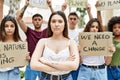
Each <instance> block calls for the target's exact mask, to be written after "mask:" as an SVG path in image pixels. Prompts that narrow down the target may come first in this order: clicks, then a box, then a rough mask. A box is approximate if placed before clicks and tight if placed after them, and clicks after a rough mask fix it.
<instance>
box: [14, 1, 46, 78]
mask: <svg viewBox="0 0 120 80" xmlns="http://www.w3.org/2000/svg"><path fill="white" fill-rule="evenodd" d="M28 5H29V0H26V4H25V6H24V7H23V8H22V9H21V10H20V11H18V12H17V13H16V19H17V21H18V24H19V25H20V27H21V29H22V30H23V31H24V33H25V34H26V36H27V39H26V40H27V42H28V51H29V52H30V57H31V56H32V54H33V51H34V49H35V46H36V44H37V42H38V40H39V39H41V38H44V37H45V36H46V29H44V30H42V29H41V25H42V23H43V17H42V15H40V14H34V15H33V16H32V23H33V25H34V28H35V29H34V30H33V29H31V28H30V27H28V26H27V25H26V24H25V23H24V21H23V20H22V17H23V15H24V12H25V10H26V8H27V7H28ZM37 76H38V77H40V76H41V72H40V71H35V70H31V68H30V61H29V63H28V65H27V66H26V70H25V80H36V77H37Z"/></svg>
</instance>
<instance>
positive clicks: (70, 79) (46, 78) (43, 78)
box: [40, 74, 73, 80]
mask: <svg viewBox="0 0 120 80" xmlns="http://www.w3.org/2000/svg"><path fill="white" fill-rule="evenodd" d="M40 80H51V79H50V77H48V76H47V75H46V77H43V76H41V78H40ZM60 80H73V79H72V76H71V74H70V75H69V76H67V77H65V78H62V77H61V79H60Z"/></svg>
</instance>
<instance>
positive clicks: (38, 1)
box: [29, 0, 48, 8]
mask: <svg viewBox="0 0 120 80" xmlns="http://www.w3.org/2000/svg"><path fill="white" fill-rule="evenodd" d="M29 2H30V6H31V7H38V8H48V5H47V3H46V0H30V1H29Z"/></svg>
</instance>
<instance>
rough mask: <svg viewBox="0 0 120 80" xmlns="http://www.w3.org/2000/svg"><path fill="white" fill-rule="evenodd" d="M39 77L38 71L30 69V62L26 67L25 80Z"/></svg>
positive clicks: (34, 79) (33, 79)
mask: <svg viewBox="0 0 120 80" xmlns="http://www.w3.org/2000/svg"><path fill="white" fill-rule="evenodd" d="M37 76H38V78H40V77H41V72H40V71H35V70H32V69H31V68H30V62H29V63H28V65H27V66H26V71H25V80H36V78H37Z"/></svg>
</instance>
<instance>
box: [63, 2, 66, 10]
mask: <svg viewBox="0 0 120 80" xmlns="http://www.w3.org/2000/svg"><path fill="white" fill-rule="evenodd" d="M66 8H67V2H65V3H63V5H62V11H65V9H66Z"/></svg>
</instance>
